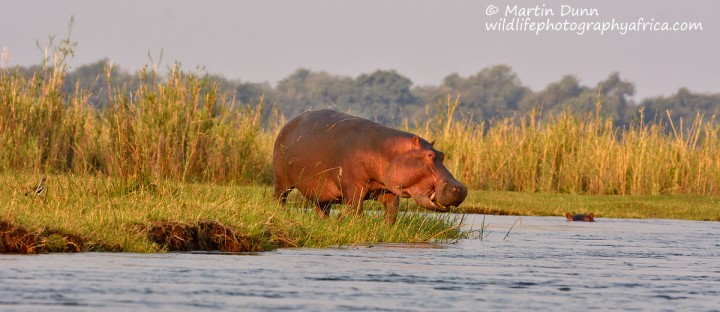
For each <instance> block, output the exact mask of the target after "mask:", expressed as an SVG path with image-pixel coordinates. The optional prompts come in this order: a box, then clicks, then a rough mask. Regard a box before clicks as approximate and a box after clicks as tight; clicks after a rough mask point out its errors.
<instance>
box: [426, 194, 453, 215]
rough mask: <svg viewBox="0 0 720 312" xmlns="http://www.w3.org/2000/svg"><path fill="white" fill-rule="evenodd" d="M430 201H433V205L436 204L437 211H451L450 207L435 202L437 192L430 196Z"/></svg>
mask: <svg viewBox="0 0 720 312" xmlns="http://www.w3.org/2000/svg"><path fill="white" fill-rule="evenodd" d="M430 201H432V203H433V204H435V208H437V210H439V211H448V210H450V208H449V207H445V206H443V204H441V203H440V202H439V201H437V200H435V192H433V193H432V194H430Z"/></svg>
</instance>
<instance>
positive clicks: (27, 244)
mask: <svg viewBox="0 0 720 312" xmlns="http://www.w3.org/2000/svg"><path fill="white" fill-rule="evenodd" d="M83 246H84V240H83V239H82V238H81V237H79V236H77V235H73V234H68V233H62V232H59V231H44V232H30V231H28V230H27V229H26V228H25V227H23V226H20V225H16V224H14V223H12V222H8V221H0V253H21V254H33V253H42V252H79V251H83Z"/></svg>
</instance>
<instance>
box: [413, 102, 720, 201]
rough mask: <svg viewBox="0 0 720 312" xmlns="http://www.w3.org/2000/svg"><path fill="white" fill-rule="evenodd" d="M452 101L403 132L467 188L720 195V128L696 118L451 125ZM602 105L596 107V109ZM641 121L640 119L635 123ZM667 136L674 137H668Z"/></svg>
mask: <svg viewBox="0 0 720 312" xmlns="http://www.w3.org/2000/svg"><path fill="white" fill-rule="evenodd" d="M458 105H459V102H458V99H451V98H448V100H447V101H446V102H445V103H442V106H444V107H443V109H440V110H438V111H440V113H439V115H440V116H436V118H435V119H433V120H431V121H428V122H427V123H425V124H422V125H420V126H416V127H408V129H407V130H409V131H414V132H417V133H419V134H421V135H422V136H424V137H426V138H428V139H431V140H432V139H437V141H438V143H437V144H436V146H437V147H438V148H440V149H441V150H444V151H445V152H446V154H447V155H448V157H447V160H446V164H447V166H448V167H450V168H451V171H453V172H455V174H456V175H457V177H458V178H459V179H460V180H461V181H463V182H465V183H467V184H468V185H469V186H470V187H472V188H477V189H490V190H511V191H525V192H562V193H579V194H623V195H624V194H634V195H639V194H660V193H669V194H698V195H718V194H720V140H719V139H718V135H719V134H720V126H718V125H717V124H716V123H715V122H714V117H713V118H711V119H710V120H709V121H708V120H706V119H705V118H703V117H704V116H701V115H698V116H697V118H696V119H695V120H694V121H693V122H692V123H691V124H690V125H689V126H688V125H674V124H672V123H670V124H668V125H665V124H663V123H662V122H655V123H649V124H645V123H634V124H632V125H631V126H630V127H628V128H622V129H621V128H618V127H616V126H614V125H613V121H612V119H610V118H605V117H602V116H601V115H600V114H599V113H598V112H599V111H600V110H599V107H598V112H596V113H588V114H584V115H583V114H577V113H570V112H563V113H561V114H558V115H555V116H547V117H543V118H541V117H540V113H539V112H538V111H537V110H535V111H531V112H529V113H528V114H526V115H525V116H522V118H520V120H519V121H516V120H513V119H510V118H505V119H502V120H494V121H490V122H489V124H487V125H486V124H485V123H480V124H477V123H473V122H470V121H453V119H452V117H450V116H452V114H453V112H454V111H455V110H456V109H457V107H458ZM598 105H600V103H598ZM639 120H643V118H639ZM667 129H672V130H673V131H669V132H668V131H666V130H667Z"/></svg>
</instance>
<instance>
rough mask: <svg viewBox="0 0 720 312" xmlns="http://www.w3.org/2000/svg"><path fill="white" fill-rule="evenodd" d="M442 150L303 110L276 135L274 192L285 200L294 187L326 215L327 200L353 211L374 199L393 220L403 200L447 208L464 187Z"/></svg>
mask: <svg viewBox="0 0 720 312" xmlns="http://www.w3.org/2000/svg"><path fill="white" fill-rule="evenodd" d="M444 158H445V155H444V154H443V153H442V152H440V151H438V150H436V149H435V148H434V147H433V143H429V142H428V141H426V140H424V139H422V138H420V137H418V136H417V135H414V134H411V133H407V132H403V131H400V130H396V129H392V128H388V127H385V126H383V125H380V124H378V123H375V122H372V121H369V120H366V119H362V118H359V117H355V116H351V115H348V114H343V113H340V112H336V111H333V110H327V109H326V110H319V111H311V112H306V113H303V114H301V115H299V116H297V117H295V118H294V119H292V120H290V121H289V122H288V123H287V124H286V125H285V126H284V127H283V128H282V129H281V130H280V133H279V134H278V137H277V139H276V141H275V146H274V149H273V166H274V167H275V197H276V198H278V199H279V200H280V203H281V204H282V205H284V204H285V201H286V199H287V195H288V193H289V192H290V191H291V190H292V189H294V188H296V189H298V190H299V191H300V193H302V195H303V196H304V197H305V198H307V199H308V200H312V201H314V202H315V203H316V210H317V212H318V214H319V215H320V216H321V217H323V218H327V215H328V213H329V212H330V205H332V204H335V203H345V204H347V205H350V206H353V207H354V208H355V211H357V213H360V212H361V211H362V203H363V201H365V200H368V199H376V200H378V201H379V202H381V203H382V204H383V205H385V207H386V209H387V210H386V212H385V220H386V221H388V222H390V223H393V222H395V219H396V217H397V210H398V206H399V204H400V197H403V198H408V197H412V198H413V199H414V200H415V201H416V202H417V203H418V205H420V206H421V207H423V208H426V209H430V210H435V211H448V210H449V207H450V206H458V205H460V203H462V202H463V200H465V196H467V188H466V187H465V186H464V185H462V183H460V182H458V181H457V180H455V178H454V177H453V175H452V174H451V173H450V171H448V170H447V168H445V166H444V165H443V159H444Z"/></svg>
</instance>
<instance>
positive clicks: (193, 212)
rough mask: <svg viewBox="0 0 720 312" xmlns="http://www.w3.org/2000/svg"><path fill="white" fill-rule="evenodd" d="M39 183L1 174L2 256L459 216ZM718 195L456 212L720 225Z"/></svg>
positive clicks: (302, 235)
mask: <svg viewBox="0 0 720 312" xmlns="http://www.w3.org/2000/svg"><path fill="white" fill-rule="evenodd" d="M38 180H39V177H38V176H36V175H28V174H7V173H6V174H1V175H0V185H1V186H2V189H3V191H2V193H0V202H2V203H4V204H3V205H1V206H0V252H19V253H38V252H39V253H42V252H78V251H120V252H145V253H147V252H151V253H152V252H166V251H190V250H221V251H228V252H258V251H268V250H273V249H276V248H283V247H327V246H338V245H357V244H366V243H377V242H390V243H425V242H430V241H434V240H440V241H443V240H444V241H453V240H457V239H460V238H463V237H465V236H466V235H467V233H463V232H462V231H460V230H459V227H460V222H461V221H462V220H460V219H461V217H458V216H457V215H448V214H434V213H429V214H426V213H415V211H425V210H422V209H419V208H418V207H417V206H415V205H414V203H413V202H412V200H403V201H402V202H401V209H403V210H405V213H403V214H401V218H399V220H398V222H397V223H396V224H394V225H388V224H385V223H384V222H383V217H382V213H384V211H383V210H382V209H383V208H382V207H381V206H380V205H379V204H377V203H375V202H368V203H366V206H365V209H366V213H365V214H364V216H362V217H356V216H354V215H349V216H347V217H344V218H342V219H339V218H338V217H337V216H338V215H340V214H345V213H346V211H343V210H342V209H341V208H340V206H335V209H334V210H333V211H334V215H333V216H332V217H331V218H330V219H329V220H322V219H319V218H318V217H317V216H316V215H315V212H314V209H313V208H312V207H309V206H308V205H307V203H304V201H303V199H302V198H301V197H300V196H298V194H297V193H296V192H295V193H293V194H291V197H290V199H289V200H290V202H289V208H288V209H282V208H280V207H279V206H278V205H277V203H275V201H274V200H273V199H272V187H270V186H244V185H232V184H229V185H217V184H210V183H179V182H172V181H164V180H131V181H124V180H121V179H117V178H108V177H102V176H90V175H88V176H76V175H58V176H48V177H47V181H46V184H45V189H44V191H43V192H42V193H41V194H40V195H38V196H33V195H25V192H27V191H28V190H32V188H33V185H34V184H36V183H38ZM719 206H720V197H716V196H685V195H655V196H650V195H645V196H607V195H573V194H552V193H523V192H498V191H477V190H472V191H470V193H469V195H468V198H467V199H466V201H465V202H464V203H463V204H462V205H461V207H459V208H454V210H453V212H456V213H459V214H463V213H477V214H500V215H524V216H558V217H561V216H563V215H564V214H565V213H567V212H570V213H573V214H575V213H590V212H592V213H594V214H595V215H596V218H600V219H602V218H641V219H642V218H656V219H684V220H702V221H720V211H718V210H717V207H719Z"/></svg>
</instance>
